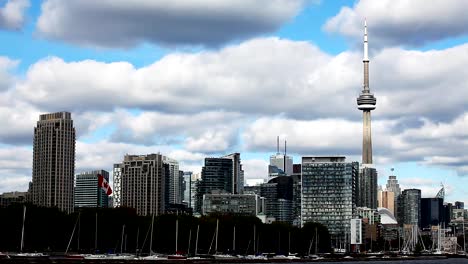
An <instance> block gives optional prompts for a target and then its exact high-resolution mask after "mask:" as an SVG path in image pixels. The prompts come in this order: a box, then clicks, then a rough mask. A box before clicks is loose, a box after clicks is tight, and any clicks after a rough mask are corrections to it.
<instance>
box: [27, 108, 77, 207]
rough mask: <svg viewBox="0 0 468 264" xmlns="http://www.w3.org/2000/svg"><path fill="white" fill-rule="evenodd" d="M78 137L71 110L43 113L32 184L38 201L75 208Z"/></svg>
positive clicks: (36, 138) (37, 132)
mask: <svg viewBox="0 0 468 264" xmlns="http://www.w3.org/2000/svg"><path fill="white" fill-rule="evenodd" d="M75 137H76V136H75V128H74V127H73V120H72V119H71V114H70V113H68V112H58V113H51V114H44V115H40V117H39V121H38V122H37V125H36V127H35V128H34V143H33V169H32V184H31V199H32V202H33V203H34V204H36V205H38V206H44V207H57V208H59V209H60V210H61V211H64V212H67V213H72V212H73V207H74V202H73V197H74V194H73V191H74V188H73V187H74V179H75Z"/></svg>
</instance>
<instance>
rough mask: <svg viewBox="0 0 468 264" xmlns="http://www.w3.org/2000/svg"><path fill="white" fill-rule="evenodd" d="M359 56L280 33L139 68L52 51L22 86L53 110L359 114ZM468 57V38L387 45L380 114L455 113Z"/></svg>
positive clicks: (378, 91)
mask: <svg viewBox="0 0 468 264" xmlns="http://www.w3.org/2000/svg"><path fill="white" fill-rule="evenodd" d="M361 58H362V54H361V53H360V52H343V53H341V54H338V55H336V56H331V55H329V54H326V53H324V52H322V51H320V50H319V49H318V48H317V47H315V46H313V45H311V44H309V43H306V42H296V41H290V40H284V39H278V38H261V39H255V40H251V41H247V42H244V43H242V44H240V45H236V46H230V47H226V48H224V49H222V50H220V51H210V52H199V53H196V54H188V53H174V54H170V55H167V56H165V57H163V58H162V59H161V60H159V61H157V62H155V63H153V64H151V65H149V66H146V67H141V68H135V67H134V66H133V65H131V64H130V63H127V62H114V63H104V62H98V61H92V60H86V61H78V62H65V61H63V60H62V59H60V58H56V57H52V58H46V59H44V60H41V61H39V62H37V63H35V64H34V65H32V66H31V67H30V68H29V70H28V71H27V73H26V76H25V78H24V79H22V80H21V81H19V82H18V83H17V85H16V89H15V96H16V97H20V98H23V99H24V100H26V101H27V102H28V103H30V104H32V105H34V106H36V107H38V108H46V109H48V110H50V111H61V110H62V109H70V110H71V111H74V112H76V111H78V112H80V111H81V112H83V111H113V110H114V109H118V108H140V109H143V110H151V111H157V112H163V113H185V114H187V113H188V114H192V113H197V112H215V111H224V112H235V113H241V114H248V115H254V116H259V115H270V116H271V115H277V114H279V113H283V114H285V115H286V116H289V117H294V118H298V119H316V118H336V117H340V118H348V119H354V120H356V119H358V118H360V114H359V111H357V110H356V101H355V99H354V98H356V97H357V95H358V93H359V91H360V90H361V87H362V84H361V83H362V77H361V76H362V75H363V74H362V62H361ZM467 63H468V45H460V46H456V47H453V48H449V49H445V50H440V51H435V50H430V51H409V50H404V49H401V48H392V49H384V50H381V51H380V52H378V53H377V54H375V56H374V57H373V58H372V60H371V68H370V73H371V76H370V78H371V80H370V81H371V83H370V84H371V90H372V91H373V92H374V93H375V95H376V97H377V109H376V110H375V111H374V115H375V116H376V117H378V118H400V117H402V116H403V117H405V118H407V120H408V122H407V123H406V125H409V126H410V125H412V124H410V123H411V122H412V121H414V120H416V119H417V118H419V117H421V116H423V117H428V118H433V119H435V120H438V121H447V120H450V119H453V118H455V117H456V116H458V115H459V114H460V109H465V108H467V107H468V101H467V100H464V98H467V97H468V90H467V89H465V84H466V83H467V82H468V77H467V76H468V68H467V67H465V65H466V64H467ZM441 91H443V94H442V96H443V97H444V103H440V96H439V95H440V93H441ZM102 98H106V100H102ZM421 98H424V100H422V99H421ZM82 102H86V104H83V103H82ZM402 111H404V114H402Z"/></svg>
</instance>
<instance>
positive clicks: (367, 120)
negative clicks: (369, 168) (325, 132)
mask: <svg viewBox="0 0 468 264" xmlns="http://www.w3.org/2000/svg"><path fill="white" fill-rule="evenodd" d="M368 52H369V48H368V43H367V21H364V59H363V61H362V62H363V63H364V85H363V86H364V87H363V90H362V92H361V94H360V95H359V97H358V98H357V104H358V109H359V110H362V113H363V128H364V131H363V138H362V164H363V165H364V164H372V136H371V111H372V110H374V109H375V105H376V103H377V99H375V97H374V94H372V93H371V92H370V90H369V54H368Z"/></svg>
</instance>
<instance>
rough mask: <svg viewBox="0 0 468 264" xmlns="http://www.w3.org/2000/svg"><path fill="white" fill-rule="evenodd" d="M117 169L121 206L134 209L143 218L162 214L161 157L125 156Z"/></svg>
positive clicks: (162, 181)
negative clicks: (118, 169)
mask: <svg viewBox="0 0 468 264" xmlns="http://www.w3.org/2000/svg"><path fill="white" fill-rule="evenodd" d="M115 167H116V166H115V165H114V168H115ZM117 167H120V173H121V175H120V177H121V183H120V184H121V201H120V202H121V206H125V207H131V208H135V209H136V211H137V214H138V215H143V216H145V215H159V214H162V213H164V192H165V188H164V180H165V177H164V175H165V171H164V166H163V161H162V155H160V154H148V155H125V157H124V160H123V162H122V164H121V165H120V166H117ZM177 173H178V172H177Z"/></svg>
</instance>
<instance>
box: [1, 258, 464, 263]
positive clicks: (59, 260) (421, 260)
mask: <svg viewBox="0 0 468 264" xmlns="http://www.w3.org/2000/svg"><path fill="white" fill-rule="evenodd" d="M20 263H21V264H22V263H31V264H32V263H38V264H46V263H57V264H61V263H63V264H77V263H88V264H93V263H105V264H118V263H127V264H133V263H139V264H148V263H158V264H173V263H190V264H212V263H224V264H234V263H236V264H237V263H244V264H254V263H295V264H303V263H304V264H305V263H356V264H362V263H366V264H369V263H385V264H397V263H405V264H423V263H428V264H439V263H440V264H468V259H466V258H446V257H438V258H432V257H418V258H412V257H409V258H399V259H391V260H388V259H382V258H376V259H370V258H359V259H358V258H354V259H331V258H330V259H322V260H319V261H317V260H279V259H268V260H253V261H252V260H242V259H235V260H228V259H224V260H223V259H197V260H195V259H194V260H122V259H82V260H80V259H65V258H49V259H33V258H31V259H0V264H20Z"/></svg>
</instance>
